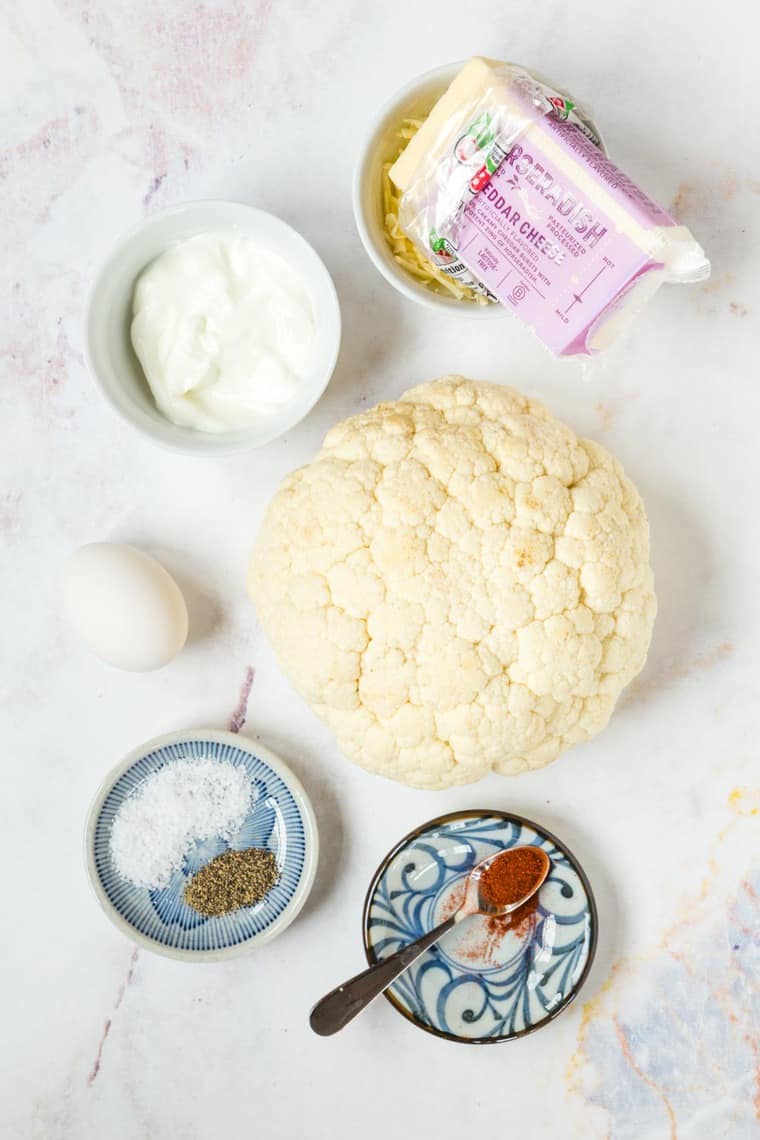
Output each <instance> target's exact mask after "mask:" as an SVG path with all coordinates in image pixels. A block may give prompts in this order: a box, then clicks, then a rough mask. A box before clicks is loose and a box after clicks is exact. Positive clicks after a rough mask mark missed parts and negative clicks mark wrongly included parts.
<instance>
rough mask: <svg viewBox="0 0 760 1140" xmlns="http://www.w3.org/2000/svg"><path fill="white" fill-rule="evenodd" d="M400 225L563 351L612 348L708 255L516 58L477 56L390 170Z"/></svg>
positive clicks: (704, 265) (703, 267)
mask: <svg viewBox="0 0 760 1140" xmlns="http://www.w3.org/2000/svg"><path fill="white" fill-rule="evenodd" d="M390 177H391V179H392V181H393V182H394V183H395V184H396V185H397V186H398V187H399V188H400V190H401V191H402V193H401V201H400V210H399V221H400V225H401V227H402V229H403V231H404V232H405V233H406V234H407V235H408V236H409V237H410V238H411V240H412V241H414V243H415V244H416V245H417V247H418V248H419V249H420V250H421V251H422V252H423V253H424V254H425V255H426V256H427V257H428V258H429V259H430V260H431V261H432V262H433V263H434V264H435V265H436V266H437V267H438V269H440V270H441V271H442V272H443V273H445V274H447V275H449V276H451V277H453V278H455V279H456V280H458V281H459V282H460V283H462V284H464V285H467V286H469V287H470V288H472V289H474V290H476V291H477V292H480V293H482V294H484V295H485V296H486V297H487V298H488V299H489V300H491V301H494V302H496V301H498V302H500V303H501V304H503V305H505V306H506V307H507V308H511V309H512V310H513V311H514V312H516V313H517V314H518V315H519V316H520V317H521V319H522V320H523V321H524V322H525V323H526V324H528V325H529V326H530V327H531V328H532V329H533V330H534V331H535V332H536V334H537V335H538V336H539V337H540V339H541V340H542V341H543V342H544V343H545V344H546V345H547V346H548V347H549V348H550V349H551V351H552V352H554V353H555V354H556V355H558V356H578V355H580V356H588V355H591V354H592V353H595V352H597V351H599V350H601V349H603V348H605V347H607V345H608V344H609V343H610V342H611V341H612V340H613V339H614V338H615V337H616V336H617V334H618V333H619V332H620V331H621V329H622V328H623V326H624V325H626V324H627V323H628V322H629V321H630V319H631V318H632V317H633V316H634V315H635V314H636V313H637V312H638V311H639V309H640V308H641V306H642V305H643V303H644V302H645V301H646V300H648V299H649V297H651V295H652V294H653V293H654V292H655V291H656V290H657V288H659V286H660V285H661V284H662V283H663V282H665V281H675V282H691V281H699V280H702V279H704V278H705V277H707V276H708V275H709V272H710V265H709V262H708V261H707V260H706V258H705V256H704V253H703V251H702V249H701V247H700V246H699V245H698V243H697V242H696V241H695V240H694V238H693V237H692V235H691V234H690V233H689V231H688V230H687V229H686V228H685V227H683V226H679V225H678V224H677V223H676V222H675V221H674V219H673V218H672V217H671V216H670V215H669V214H668V213H667V212H666V211H665V210H663V209H662V208H661V207H660V206H658V205H657V204H656V203H655V202H653V201H652V200H651V199H650V198H649V197H648V196H647V195H646V194H645V193H644V192H643V191H642V190H640V189H639V187H637V186H636V185H635V183H634V182H633V181H632V180H631V179H630V178H628V176H627V175H625V174H623V172H622V171H620V170H619V169H618V168H617V167H616V166H615V165H614V164H613V163H612V162H611V161H610V159H609V158H607V157H606V155H605V153H604V151H603V149H602V148H601V141H600V139H599V137H598V134H597V133H596V131H595V128H594V126H593V124H592V122H591V120H590V119H589V117H588V115H587V114H586V113H585V112H584V111H583V110H582V109H581V108H579V107H578V106H577V104H575V103H573V102H572V100H570V99H569V98H567V97H566V96H565V95H563V94H561V93H560V92H558V91H555V90H554V89H553V88H551V87H549V86H548V85H547V84H545V83H544V82H542V81H540V80H538V79H536V78H535V77H534V76H532V75H530V74H529V73H528V72H526V71H524V70H522V69H521V68H519V67H517V66H515V65H513V64H504V63H492V62H490V61H487V60H483V59H479V58H476V59H473V60H471V61H470V63H468V64H467V65H466V66H465V67H464V68H463V69H462V71H461V72H460V73H459V75H458V76H457V78H456V79H455V80H454V82H453V83H452V84H451V86H450V87H449V88H448V90H447V91H446V92H445V94H444V95H443V96H442V97H441V99H440V100H439V101H438V103H436V105H435V107H434V108H433V110H432V111H431V113H430V115H429V117H428V119H427V120H426V122H425V124H424V126H423V127H422V128H421V129H420V131H419V132H418V133H417V134H416V135H415V137H414V138H413V139H412V140H411V142H410V143H409V146H408V147H407V148H406V150H405V151H404V153H403V154H402V155H401V156H400V158H399V159H398V160H397V162H396V163H395V164H394V166H393V167H392V168H391V171H390Z"/></svg>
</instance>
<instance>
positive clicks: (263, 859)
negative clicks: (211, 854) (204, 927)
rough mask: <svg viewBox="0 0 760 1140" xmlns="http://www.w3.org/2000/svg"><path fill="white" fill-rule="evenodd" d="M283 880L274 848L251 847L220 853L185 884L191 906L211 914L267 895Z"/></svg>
mask: <svg viewBox="0 0 760 1140" xmlns="http://www.w3.org/2000/svg"><path fill="white" fill-rule="evenodd" d="M279 880H280V870H279V868H278V866H277V860H276V858H275V856H274V854H273V853H272V852H271V851H265V850H264V849H263V848H261V847H248V848H246V849H245V850H244V851H232V850H230V851H225V852H224V854H223V855H217V857H216V859H212V860H211V862H210V863H207V864H206V866H205V867H202V868H201V869H200V871H199V872H198V874H197V875H194V876H193V878H192V879H191V880H190V882H189V883H188V884H187V886H186V887H185V892H184V898H185V902H186V903H187V904H188V906H191V907H192V908H193V910H197V911H198V912H199V913H200V914H205V915H208V916H209V917H211V916H213V915H218V914H229V913H230V911H233V910H239V909H240V908H241V907H244V906H253V904H254V903H257V902H259V901H260V900H261V899H263V897H264V895H266V894H267V893H268V892H269V891H271V889H272V887H274V886H275V885H276V884H277V883H278V882H279Z"/></svg>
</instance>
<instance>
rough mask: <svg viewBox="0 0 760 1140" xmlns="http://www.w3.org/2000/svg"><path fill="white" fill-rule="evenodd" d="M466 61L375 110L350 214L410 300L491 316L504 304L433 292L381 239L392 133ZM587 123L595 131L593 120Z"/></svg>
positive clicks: (427, 105)
mask: <svg viewBox="0 0 760 1140" xmlns="http://www.w3.org/2000/svg"><path fill="white" fill-rule="evenodd" d="M465 62H466V61H465V60H460V61H459V62H458V63H448V64H445V65H444V66H443V67H437V68H435V69H434V70H433V71H426V72H425V74H424V75H419V76H418V77H417V78H416V79H413V80H412V81H411V82H410V83H407V85H406V86H405V87H402V88H401V90H400V91H397V92H396V94H395V95H394V96H393V97H392V98H391V99H389V100H388V102H387V103H386V104H385V105H384V107H383V108H382V109H381V110H380V113H379V114H378V116H377V119H376V120H375V122H374V124H373V126H372V128H371V130H370V132H369V134H368V135H367V137H366V138H365V140H364V144H363V146H362V148H361V150H360V153H359V159H358V162H357V164H356V170H355V172H354V186H353V204H354V217H355V219H356V226H357V229H358V230H359V236H360V237H361V239H362V244H363V245H364V248H365V249H366V251H367V253H368V254H369V256H370V258H371V259H372V261H373V262H374V264H375V266H376V267H377V269H379V271H380V272H381V273H382V275H383V277H384V278H385V279H386V281H389V282H390V284H391V285H392V286H393V288H394V289H397V290H398V292H399V293H403V295H404V296H405V297H408V298H409V300H411V301H416V302H417V303H418V304H420V305H426V306H427V307H428V308H430V309H436V310H438V311H439V312H441V311H447V312H449V313H453V314H455V315H456V316H459V317H472V318H475V319H478V320H492V319H493V318H495V317H503V316H504V315H505V314H506V309H505V308H504V306H503V305H495V304H493V305H476V304H473V303H472V302H469V301H459V300H457V298H456V297H453V296H452V297H447V296H445V295H444V294H442V293H437V292H435V291H434V290H432V289H430V288H428V287H427V286H426V285H424V284H423V283H422V282H421V281H418V280H417V279H416V278H415V277H413V276H412V275H411V273H407V271H406V270H405V269H404V268H402V266H400V265H399V264H398V262H397V261H396V259H395V258H394V256H393V254H392V253H391V250H390V248H389V246H388V243H387V241H386V240H385V229H384V219H383V192H382V169H383V163H385V162H390V161H392V160H394V159H395V158H396V155H397V154H398V149H399V142H398V137H397V135H396V132H397V130H398V128H399V126H400V125H401V121H402V119H414V118H420V119H422V118H425V117H426V116H427V115H428V114H429V113H430V111H431V109H432V107H433V105H434V104H435V103H436V102H437V101H438V99H439V98H440V97H441V95H442V94H443V92H444V91H445V90H446V88H447V87H448V86H449V84H450V83H451V82H452V80H453V79H454V78H455V77H456V75H457V74H458V73H459V72H460V71H461V70H462V68H463V66H464V64H465ZM531 74H532V75H534V76H535V77H536V78H537V79H539V80H541V81H542V82H544V83H546V84H547V85H549V86H552V87H554V88H555V90H557V91H559V92H560V93H561V94H564V92H563V91H562V88H560V87H558V86H557V85H556V84H554V83H551V82H550V81H549V80H547V79H544V77H543V76H541V75H539V74H538V73H537V72H535V71H533V69H531ZM588 121H589V122H591V121H592V120H590V119H589V120H588ZM592 125H593V127H594V129H595V130H596V131H597V134H598V133H599V132H598V128H597V127H596V123H593V124H592Z"/></svg>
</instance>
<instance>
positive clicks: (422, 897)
mask: <svg viewBox="0 0 760 1140" xmlns="http://www.w3.org/2000/svg"><path fill="white" fill-rule="evenodd" d="M522 844H536V845H538V846H540V847H543V848H544V850H545V851H546V852H547V854H548V855H549V858H550V859H551V862H552V867H551V871H550V873H549V876H548V878H547V880H546V882H545V883H544V885H543V886H542V887H541V890H540V891H539V894H538V903H537V906H536V909H535V912H534V914H533V916H531V917H528V918H527V919H525V920H523V921H521V922H518V923H516V924H513V925H510V924H505V923H504V922H503V921H501V922H499V921H498V920H497V921H496V922H495V923H494V920H490V923H489V920H488V919H486V918H483V917H481V916H479V915H478V916H473V917H472V918H468V919H466V920H465V921H464V922H462V923H461V925H459V926H457V927H455V928H454V929H453V930H451V931H449V932H448V933H447V934H446V935H445V936H444V937H443V938H442V939H441V941H440V942H439V943H438V945H437V946H434V947H432V948H431V949H430V950H428V951H427V952H426V953H425V954H423V955H422V957H421V958H419V959H418V960H417V961H416V962H415V963H414V965H413V966H412V967H411V968H410V969H409V970H407V971H406V973H404V974H402V975H401V977H400V978H398V979H397V981H395V982H394V983H393V985H392V986H390V987H389V989H387V990H386V991H385V995H386V997H387V998H388V999H389V1001H390V1002H391V1004H392V1005H394V1006H395V1007H396V1009H397V1010H398V1011H399V1013H402V1014H403V1015H404V1017H406V1018H407V1019H408V1020H409V1021H411V1022H413V1023H414V1024H415V1025H418V1026H419V1027H420V1028H421V1029H425V1030H427V1031H428V1032H429V1033H434V1034H436V1035H437V1036H439V1037H446V1038H448V1039H449V1040H452V1041H464V1042H469V1043H478V1044H487V1043H491V1042H496V1041H509V1040H512V1039H513V1038H515V1037H522V1036H524V1035H525V1034H526V1033H530V1032H532V1031H533V1030H534V1029H538V1028H539V1027H540V1026H542V1025H545V1024H546V1023H547V1022H548V1021H551V1019H552V1018H554V1017H556V1016H557V1014H558V1013H559V1012H560V1011H561V1010H563V1009H565V1008H566V1007H567V1006H568V1005H569V1004H570V1002H571V1001H572V1000H573V998H574V997H575V995H576V994H577V993H578V990H579V989H580V988H581V986H582V985H583V982H584V981H585V979H586V976H587V975H588V972H589V969H590V968H591V962H592V959H593V957H594V950H595V948H596V938H597V914H596V905H595V903H594V897H593V894H592V892H591V887H590V885H589V882H588V879H587V878H586V876H585V874H584V872H583V869H582V868H581V866H580V865H579V863H578V862H577V860H576V859H575V858H574V856H573V855H572V854H571V853H570V852H569V851H568V849H567V848H566V847H565V846H564V844H563V843H561V842H560V841H559V840H558V839H556V838H555V837H554V836H553V835H551V834H550V833H549V832H548V831H546V830H545V829H543V828H541V827H539V826H538V825H537V824H535V823H531V822H530V821H529V820H526V819H522V818H520V817H519V816H515V815H510V814H508V813H506V812H498V811H475V810H472V811H460V812H452V813H451V814H449V815H444V816H440V817H439V818H438V819H434V820H431V821H430V823H426V824H424V825H423V826H422V827H419V828H417V829H416V830H415V831H413V832H412V833H411V834H410V835H407V836H406V837H405V838H404V839H402V840H401V842H400V843H399V844H397V846H396V847H394V849H393V850H392V851H391V852H390V853H389V854H388V855H387V856H386V858H385V859H384V860H383V862H382V864H381V865H380V867H379V869H378V871H377V873H376V874H375V877H374V879H373V881H372V883H371V885H370V888H369V892H368V894H367V900H366V903H365V907H364V942H365V948H366V952H367V959H368V961H369V962H370V963H373V962H375V961H377V960H379V959H381V958H386V957H388V955H389V954H393V953H394V952H395V951H396V950H398V949H400V948H401V947H402V946H404V945H406V944H407V943H409V942H413V941H414V940H415V939H416V938H419V937H420V936H421V935H422V934H424V933H425V932H426V931H427V930H430V929H432V927H433V926H435V925H436V923H438V922H441V921H442V920H443V919H444V918H445V917H446V915H447V914H449V913H451V911H452V909H453V908H454V905H455V902H456V901H457V894H461V893H462V891H463V882H464V879H465V877H466V875H467V873H468V872H469V870H470V869H471V868H472V867H473V866H474V865H475V864H476V863H479V862H480V860H481V859H485V858H486V856H488V855H493V854H494V853H495V852H496V851H501V850H503V849H504V848H507V847H514V846H518V845H522Z"/></svg>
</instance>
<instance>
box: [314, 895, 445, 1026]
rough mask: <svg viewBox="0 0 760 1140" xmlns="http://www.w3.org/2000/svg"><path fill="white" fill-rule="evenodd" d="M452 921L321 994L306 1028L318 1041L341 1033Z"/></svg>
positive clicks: (440, 935)
mask: <svg viewBox="0 0 760 1140" xmlns="http://www.w3.org/2000/svg"><path fill="white" fill-rule="evenodd" d="M455 921H456V915H455V914H452V915H451V917H450V918H447V919H446V921H445V922H442V923H441V924H440V926H436V927H434V928H433V929H432V930H429V931H428V933H427V934H423V935H422V937H421V938H418V939H417V940H416V942H410V943H409V944H408V945H407V946H402V948H401V949H400V950H397V951H396V953H395V954H391V955H390V957H389V958H383V959H381V960H380V961H379V962H375V964H374V966H370V967H369V969H368V970H363V971H362V973H361V974H357V975H356V976H355V977H353V978H349V980H348V981H347V982H344V983H343V985H342V986H338V987H337V989H334V990H331V991H330V993H329V994H325V996H324V997H323V998H322V999H321V1000H320V1001H318V1002H317V1004H316V1005H315V1006H314V1009H313V1010H312V1011H311V1015H310V1017H309V1025H310V1026H311V1028H312V1029H313V1030H314V1032H315V1033H318V1034H319V1036H320V1037H330V1036H331V1035H332V1034H333V1033H337V1032H338V1030H339V1029H343V1027H344V1026H345V1025H348V1023H349V1021H353V1019H354V1018H355V1017H356V1015H357V1013H361V1011H362V1010H363V1009H364V1008H365V1006H368V1005H369V1003H370V1002H371V1001H373V1000H374V999H375V998H376V997H378V996H379V995H380V994H381V993H382V992H383V990H385V989H387V988H388V986H389V985H390V984H391V982H392V981H394V980H395V979H396V978H397V977H398V976H399V974H403V972H404V970H407V969H408V968H409V967H410V966H411V965H412V963H413V962H416V961H417V959H418V958H419V956H420V954H424V952H425V951H426V950H427V949H428V947H430V946H432V945H433V943H435V942H437V941H438V939H439V938H441V937H442V935H444V934H445V933H446V931H447V930H451V928H452V926H453V925H454V923H455Z"/></svg>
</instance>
